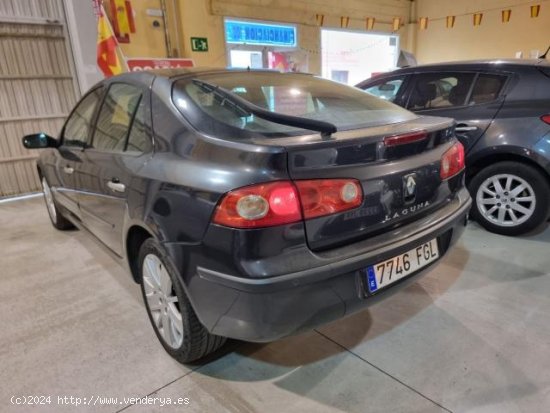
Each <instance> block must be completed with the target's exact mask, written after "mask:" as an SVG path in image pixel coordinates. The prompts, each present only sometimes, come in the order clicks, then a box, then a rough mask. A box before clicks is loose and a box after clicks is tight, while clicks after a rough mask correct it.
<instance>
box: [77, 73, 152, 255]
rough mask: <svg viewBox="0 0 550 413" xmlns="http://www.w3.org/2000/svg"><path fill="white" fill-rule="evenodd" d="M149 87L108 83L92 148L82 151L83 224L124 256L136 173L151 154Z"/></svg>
mask: <svg viewBox="0 0 550 413" xmlns="http://www.w3.org/2000/svg"><path fill="white" fill-rule="evenodd" d="M147 93H148V92H147V90H143V89H141V87H138V86H134V85H131V84H126V83H113V84H111V85H110V87H109V89H108V91H107V93H106V95H105V99H104V100H103V103H102V105H101V109H100V111H99V114H98V116H97V122H96V127H95V130H94V133H93V138H92V141H91V144H90V147H88V148H86V150H85V151H84V158H85V160H84V164H85V167H84V168H83V170H82V171H80V174H81V180H80V184H81V187H80V188H79V189H80V192H79V203H80V210H81V214H82V220H83V222H84V225H85V226H86V227H87V228H88V230H89V231H90V232H92V233H93V234H94V235H95V236H96V237H97V238H98V239H99V240H100V241H102V242H103V243H104V244H105V245H106V246H107V247H109V248H110V249H111V250H112V251H113V252H115V253H116V254H118V255H122V251H123V244H122V230H123V227H124V216H125V208H126V202H127V198H128V196H129V193H130V192H131V191H132V182H133V176H134V174H135V172H136V171H138V170H139V169H140V167H141V166H143V165H144V163H145V162H146V161H147V159H148V158H149V157H150V156H151V153H152V144H151V137H150V135H149V132H148V129H147V128H146V126H145V125H146V114H147V113H148V112H150V108H149V106H148V103H147V102H148V97H147Z"/></svg>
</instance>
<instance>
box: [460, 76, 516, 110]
mask: <svg viewBox="0 0 550 413" xmlns="http://www.w3.org/2000/svg"><path fill="white" fill-rule="evenodd" d="M506 79H507V77H506V76H503V75H490V74H480V75H479V76H478V78H477V80H476V84H475V85H474V90H473V91H472V96H471V98H470V102H468V103H470V104H472V105H475V104H479V103H487V102H492V101H493V100H496V99H497V98H498V95H499V93H500V91H501V90H502V87H503V86H504V83H506Z"/></svg>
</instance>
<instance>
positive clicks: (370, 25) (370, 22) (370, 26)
mask: <svg viewBox="0 0 550 413" xmlns="http://www.w3.org/2000/svg"><path fill="white" fill-rule="evenodd" d="M375 22H376V19H375V18H374V17H367V19H366V23H365V25H366V27H367V30H372V29H374V23H375Z"/></svg>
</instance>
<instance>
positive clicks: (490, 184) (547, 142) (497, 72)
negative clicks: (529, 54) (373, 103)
mask: <svg viewBox="0 0 550 413" xmlns="http://www.w3.org/2000/svg"><path fill="white" fill-rule="evenodd" d="M357 86H358V87H359V88H361V89H363V90H365V91H367V92H368V93H370V94H372V95H375V96H378V97H380V98H382V99H386V100H388V101H391V102H394V103H396V104H398V105H400V106H403V107H406V108H407V109H409V110H411V111H413V112H416V113H418V114H421V115H430V116H445V117H451V118H455V119H456V120H457V123H458V124H457V127H456V135H457V138H458V139H459V140H460V141H461V142H462V144H463V145H464V147H465V149H466V165H467V166H468V168H467V174H466V180H467V184H468V187H469V189H470V193H471V194H472V197H473V198H474V203H475V206H474V207H473V208H472V216H473V217H474V218H476V220H477V221H478V222H479V223H480V224H481V225H483V226H484V227H485V228H487V229H488V230H489V231H492V232H496V233H498V234H505V235H519V234H523V233H525V232H528V231H531V230H533V229H535V228H536V227H538V226H540V225H541V224H542V223H544V222H545V221H546V220H547V219H548V215H549V213H550V202H549V199H550V64H549V63H548V61H546V60H490V61H471V62H450V63H440V64H433V65H422V66H416V67H410V68H406V69H400V70H396V71H394V72H390V73H385V74H383V75H381V76H378V77H375V78H373V79H368V80H366V81H364V82H361V83H360V84H358V85H357Z"/></svg>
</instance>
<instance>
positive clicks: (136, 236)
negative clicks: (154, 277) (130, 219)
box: [125, 225, 153, 284]
mask: <svg viewBox="0 0 550 413" xmlns="http://www.w3.org/2000/svg"><path fill="white" fill-rule="evenodd" d="M149 238H153V234H152V233H151V232H149V231H148V230H147V229H145V228H144V227H142V226H139V225H132V226H131V227H130V228H128V231H127V233H126V242H125V250H126V259H127V261H128V267H129V268H130V274H132V278H133V279H134V281H135V282H136V283H137V284H139V283H140V282H141V277H140V274H139V268H138V262H137V261H138V257H139V249H140V248H141V246H142V245H143V243H144V242H145V241H146V240H147V239H149Z"/></svg>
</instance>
